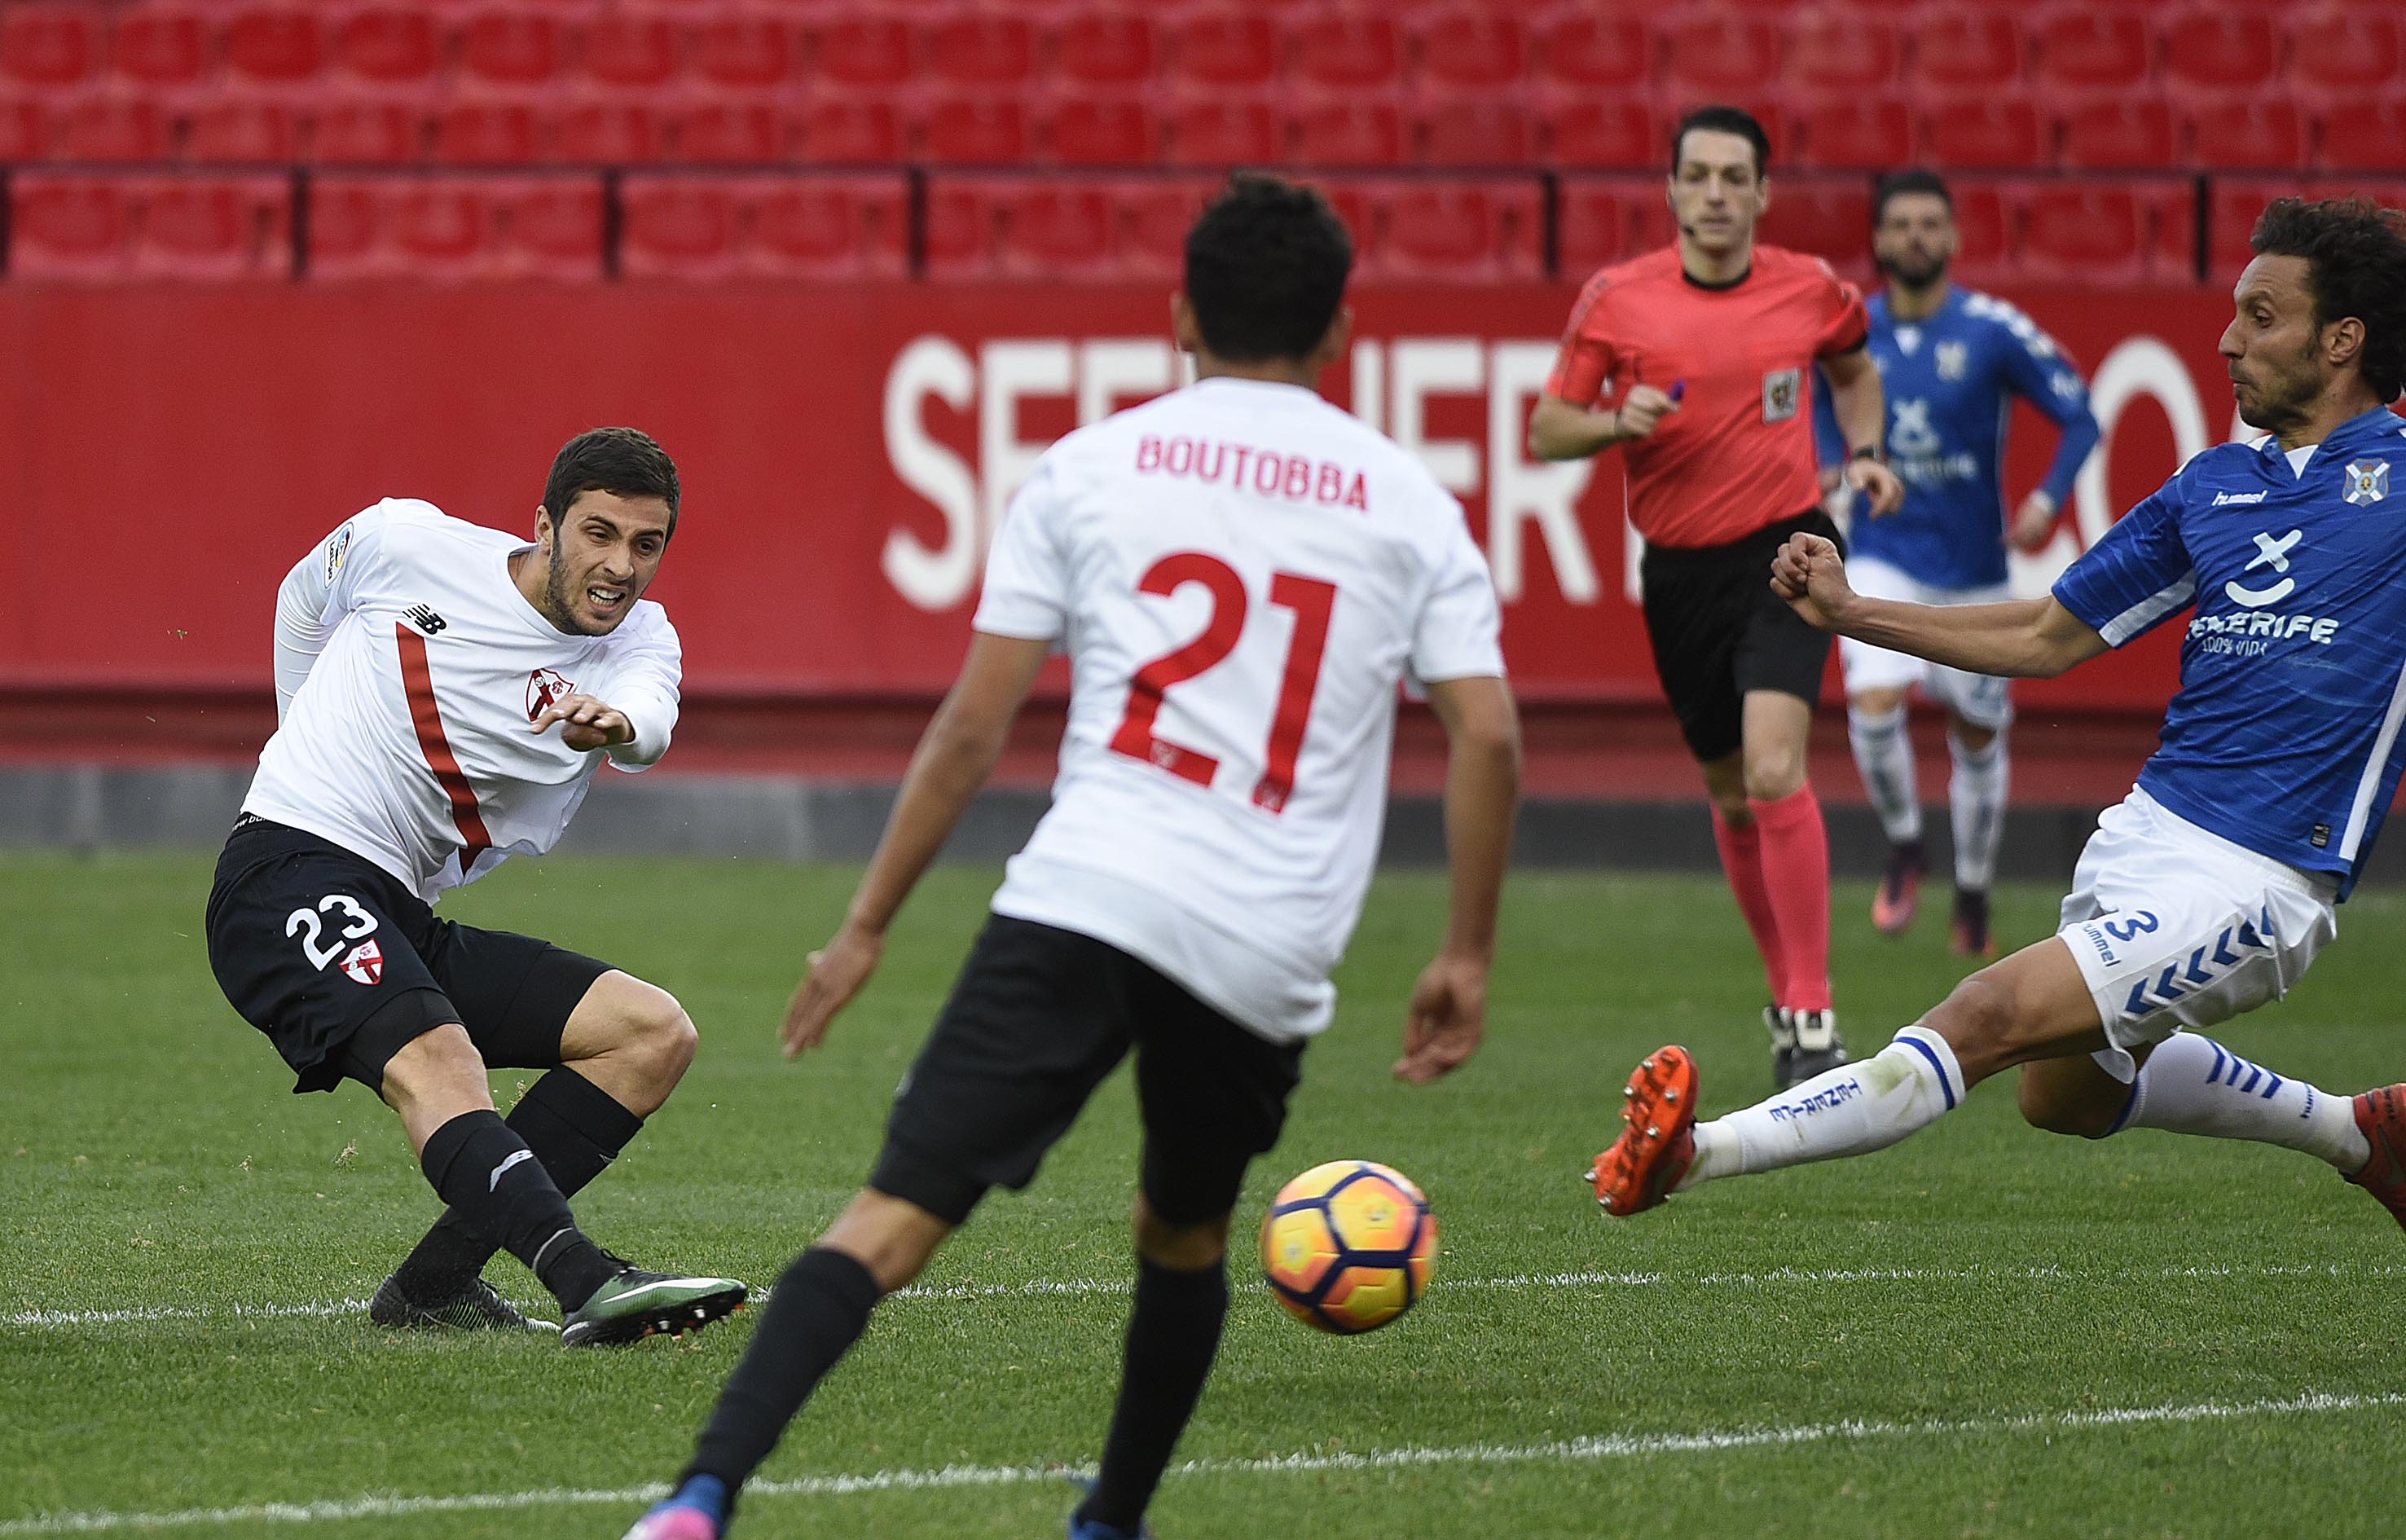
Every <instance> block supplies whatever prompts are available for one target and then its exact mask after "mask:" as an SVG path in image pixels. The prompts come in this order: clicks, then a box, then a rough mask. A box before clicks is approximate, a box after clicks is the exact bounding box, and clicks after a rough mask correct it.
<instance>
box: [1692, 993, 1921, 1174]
mask: <svg viewBox="0 0 2406 1540" xmlns="http://www.w3.org/2000/svg"><path fill="white" fill-rule="evenodd" d="M1962 1099H1963V1070H1962V1067H1961V1066H1960V1065H1958V1064H1957V1063H1956V1062H1955V1051H1954V1050H1953V1049H1951V1048H1949V1047H1947V1046H1946V1038H1942V1037H1940V1036H1939V1035H1938V1034H1937V1033H1935V1032H1932V1031H1931V1030H1930V1028H1928V1027H1926V1026H1908V1027H1906V1028H1905V1029H1904V1031H1902V1032H1899V1033H1898V1034H1897V1035H1896V1039H1895V1040H1894V1041H1893V1042H1890V1043H1889V1045H1888V1046H1887V1047H1886V1048H1883V1049H1881V1050H1880V1051H1879V1052H1878V1053H1875V1054H1873V1055H1872V1056H1871V1057H1870V1058H1868V1059H1865V1060H1863V1061H1862V1062H1861V1064H1844V1065H1840V1066H1839V1067H1837V1068H1835V1069H1831V1070H1825V1071H1824V1072H1822V1073H1821V1074H1819V1075H1816V1076H1814V1077H1813V1078H1812V1079H1811V1080H1809V1081H1802V1082H1800V1083H1799V1084H1797V1085H1795V1086H1793V1087H1791V1088H1790V1089H1789V1090H1786V1091H1783V1092H1781V1093H1780V1094H1779V1095H1776V1096H1774V1097H1772V1098H1771V1099H1770V1100H1769V1101H1765V1102H1757V1103H1756V1104H1755V1105H1754V1106H1752V1107H1748V1108H1746V1109H1742V1110H1739V1111H1736V1112H1732V1113H1730V1114H1729V1115H1728V1116H1726V1117H1721V1118H1716V1119H1714V1120H1713V1121H1712V1122H1711V1123H1698V1124H1697V1125H1696V1159H1695V1164H1693V1165H1692V1166H1689V1167H1688V1171H1687V1175H1685V1176H1683V1177H1681V1178H1680V1179H1679V1183H1678V1186H1677V1189H1676V1191H1680V1192H1684V1191H1686V1190H1687V1189H1688V1188H1691V1187H1693V1186H1695V1185H1696V1184H1697V1183H1698V1182H1700V1181H1710V1180H1713V1179H1714V1178H1716V1177H1736V1176H1745V1175H1748V1174H1751V1173H1753V1172H1756V1171H1776V1170H1777V1169H1778V1168H1779V1167H1781V1166H1802V1165H1804V1163H1805V1162H1806V1161H1815V1160H1835V1159H1837V1158H1838V1157H1839V1156H1841V1155H1865V1154H1869V1153H1870V1152H1871V1151H1875V1150H1885V1149H1887V1148H1888V1147H1889V1145H1891V1144H1894V1143H1896V1142H1897V1141H1898V1140H1899V1139H1902V1138H1904V1137H1905V1136H1907V1135H1909V1134H1913V1133H1917V1132H1918V1131H1919V1130H1921V1129H1922V1128H1925V1127H1927V1126H1929V1125H1930V1124H1931V1123H1933V1122H1935V1121H1937V1119H1938V1117H1939V1115H1940V1114H1941V1113H1944V1112H1947V1111H1950V1110H1952V1109H1953V1108H1954V1106H1955V1104H1956V1103H1957V1102H1960V1101H1961V1100H1962Z"/></svg>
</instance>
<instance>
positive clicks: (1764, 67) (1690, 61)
mask: <svg viewBox="0 0 2406 1540" xmlns="http://www.w3.org/2000/svg"><path fill="white" fill-rule="evenodd" d="M1665 43H1666V45H1667V59H1666V64H1665V67H1664V71H1663V74H1664V78H1665V80H1666V81H1668V82H1669V83H1670V85H1671V86H1672V87H1673V88H1674V89H1675V90H1678V91H1684V92H1689V93H1691V94H1698V95H1702V96H1705V97H1710V98H1716V99H1718V98H1720V97H1722V96H1726V95H1728V94H1730V93H1731V92H1749V91H1756V90H1760V89H1761V88H1762V87H1763V86H1765V85H1768V84H1770V83H1771V82H1772V81H1773V80H1774V79H1776V78H1777V77H1778V74H1779V33H1778V30H1777V29H1776V28H1775V27H1774V26H1773V25H1772V24H1771V23H1770V22H1768V21H1763V20H1762V19H1760V18H1758V17H1751V16H1731V15H1727V14H1724V13H1721V12H1718V11H1708V10H1706V11H1691V12H1689V13H1687V14H1686V15H1685V17H1684V18H1683V19H1682V20H1680V21H1677V22H1676V23H1675V24H1673V25H1672V27H1671V28H1670V32H1669V35H1668V37H1667V38H1666V39H1665Z"/></svg>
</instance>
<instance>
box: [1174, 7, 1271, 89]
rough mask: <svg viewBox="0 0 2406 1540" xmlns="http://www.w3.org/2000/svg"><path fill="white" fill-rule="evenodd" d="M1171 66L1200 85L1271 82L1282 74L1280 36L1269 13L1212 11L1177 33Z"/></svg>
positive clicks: (1216, 87) (1192, 20) (1192, 21)
mask: <svg viewBox="0 0 2406 1540" xmlns="http://www.w3.org/2000/svg"><path fill="white" fill-rule="evenodd" d="M1174 36H1175V42H1174V46H1173V47H1172V48H1171V49H1170V64H1171V69H1172V71H1173V73H1175V74H1176V75H1177V76H1178V78H1181V79H1182V80H1186V81H1190V82H1192V83H1194V84H1196V85H1198V86H1208V87H1212V88H1215V89H1224V88H1226V87H1229V86H1262V85H1267V84H1268V83H1269V81H1270V80H1271V79H1272V78H1275V77H1276V76H1277V74H1278V59H1279V55H1278V34H1277V32H1276V30H1275V29H1274V28H1272V27H1271V25H1270V22H1269V19H1268V18H1267V17H1264V16H1259V15H1251V14H1247V13H1244V12H1238V11H1213V12H1207V13H1206V14H1204V15H1201V16H1196V17H1190V18H1189V19H1188V20H1187V21H1185V22H1184V23H1183V24H1182V25H1181V26H1180V27H1179V29H1178V31H1177V33H1176V34H1175V35H1174Z"/></svg>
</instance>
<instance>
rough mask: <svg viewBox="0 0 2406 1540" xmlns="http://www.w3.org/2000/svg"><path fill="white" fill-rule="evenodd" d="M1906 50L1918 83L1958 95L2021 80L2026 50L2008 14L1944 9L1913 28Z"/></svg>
mask: <svg viewBox="0 0 2406 1540" xmlns="http://www.w3.org/2000/svg"><path fill="white" fill-rule="evenodd" d="M1909 51H1910V53H1911V56H1912V60H1913V66H1912V75H1913V79H1914V80H1915V82H1916V83H1917V84H1918V85H1921V86H1924V87H1937V88H1940V89H1944V90H1947V91H1958V90H1967V89H1968V90H1979V89H1982V88H1985V87H1989V86H2002V85H2006V84H2009V83H2011V82H2013V81H2016V80H2018V79H2020V78H2021V76H2022V66H2023V63H2024V60H2025V59H2026V57H2027V56H2028V54H2029V51H2030V49H2029V44H2028V42H2027V40H2026V39H2025V38H2024V37H2023V35H2022V27H2021V21H2020V19H2019V18H2018V17H2017V15H2016V14H2015V13H2014V12H2012V11H2010V10H2001V9H1988V10H1971V9H1957V8H1954V7H1945V8H1940V9H1936V10H1933V11H1932V12H1931V13H1929V14H1927V15H1925V16H1923V17H1922V18H1921V19H1920V20H1919V21H1917V22H1916V23H1915V26H1914V31H1913V36H1912V48H1911V49H1910V50H1909Z"/></svg>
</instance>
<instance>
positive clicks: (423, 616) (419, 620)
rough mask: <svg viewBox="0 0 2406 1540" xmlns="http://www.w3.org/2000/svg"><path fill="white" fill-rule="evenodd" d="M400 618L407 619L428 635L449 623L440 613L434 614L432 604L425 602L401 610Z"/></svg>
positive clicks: (432, 634)
mask: <svg viewBox="0 0 2406 1540" xmlns="http://www.w3.org/2000/svg"><path fill="white" fill-rule="evenodd" d="M401 618H403V620H406V621H408V622H409V623H410V624H411V625H413V626H415V627H417V628H418V629H419V630H421V631H424V632H425V633H426V634H427V635H429V636H434V635H437V634H439V633H441V632H442V630H443V629H445V628H446V627H447V626H448V625H449V624H450V622H449V621H447V620H445V619H444V618H443V617H442V616H441V615H436V614H435V613H434V610H433V607H432V606H431V605H427V604H413V605H411V606H410V607H409V608H408V609H406V610H404V611H403V612H402V615H401Z"/></svg>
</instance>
